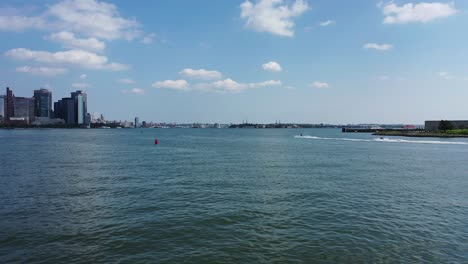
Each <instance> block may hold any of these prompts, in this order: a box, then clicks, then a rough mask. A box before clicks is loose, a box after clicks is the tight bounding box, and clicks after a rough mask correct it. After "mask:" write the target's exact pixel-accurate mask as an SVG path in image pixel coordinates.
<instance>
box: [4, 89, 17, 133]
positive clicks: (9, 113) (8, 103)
mask: <svg viewBox="0 0 468 264" xmlns="http://www.w3.org/2000/svg"><path fill="white" fill-rule="evenodd" d="M4 104H5V107H4V109H5V110H4V112H5V119H4V122H5V123H6V124H8V123H10V118H11V117H14V116H15V96H14V95H13V91H12V90H10V88H9V87H7V88H6V95H5V102H4Z"/></svg>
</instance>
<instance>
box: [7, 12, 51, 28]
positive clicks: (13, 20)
mask: <svg viewBox="0 0 468 264" xmlns="http://www.w3.org/2000/svg"><path fill="white" fill-rule="evenodd" d="M47 26H48V23H47V21H46V19H45V18H44V17H41V16H36V17H27V16H19V15H13V16H4V15H2V16H0V30H1V31H16V32H21V31H25V30H27V29H38V30H43V29H46V28H47Z"/></svg>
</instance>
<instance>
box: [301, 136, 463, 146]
mask: <svg viewBox="0 0 468 264" xmlns="http://www.w3.org/2000/svg"><path fill="white" fill-rule="evenodd" d="M294 137H295V138H302V139H317V140H338V141H358V142H387V143H412V144H443V145H468V142H460V141H439V140H406V139H393V138H374V139H359V138H327V137H316V136H294Z"/></svg>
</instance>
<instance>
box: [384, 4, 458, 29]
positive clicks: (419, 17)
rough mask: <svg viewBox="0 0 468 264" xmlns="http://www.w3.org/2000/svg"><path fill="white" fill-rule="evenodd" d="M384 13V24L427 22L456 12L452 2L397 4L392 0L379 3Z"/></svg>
mask: <svg viewBox="0 0 468 264" xmlns="http://www.w3.org/2000/svg"><path fill="white" fill-rule="evenodd" d="M379 6H380V8H381V9H382V13H383V15H384V20H383V23H384V24H407V23H411V22H421V23H427V22H430V21H433V20H436V19H439V18H444V17H449V16H451V15H454V14H456V13H457V9H456V8H455V4H454V2H449V3H441V2H433V3H425V2H422V3H417V4H413V3H407V4H404V5H401V6H399V5H397V4H395V3H393V2H390V3H387V4H382V3H381V4H379Z"/></svg>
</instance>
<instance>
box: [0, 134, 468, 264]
mask: <svg viewBox="0 0 468 264" xmlns="http://www.w3.org/2000/svg"><path fill="white" fill-rule="evenodd" d="M299 133H303V134H304V135H309V136H311V137H303V138H298V137H295V135H298V134H299ZM155 138H158V139H159V143H160V144H159V145H157V146H155V145H154V139H155ZM421 141H422V142H421ZM450 143H452V144H450ZM0 263H468V141H467V140H463V139H456V140H455V139H450V140H448V139H434V138H432V139H427V138H426V139H409V138H404V139H403V138H401V139H384V140H380V139H378V138H376V137H374V136H371V135H369V134H342V133H340V131H338V130H329V129H310V130H289V129H271V130H249V129H144V130H137V129H128V130H127V129H102V130H0Z"/></svg>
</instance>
